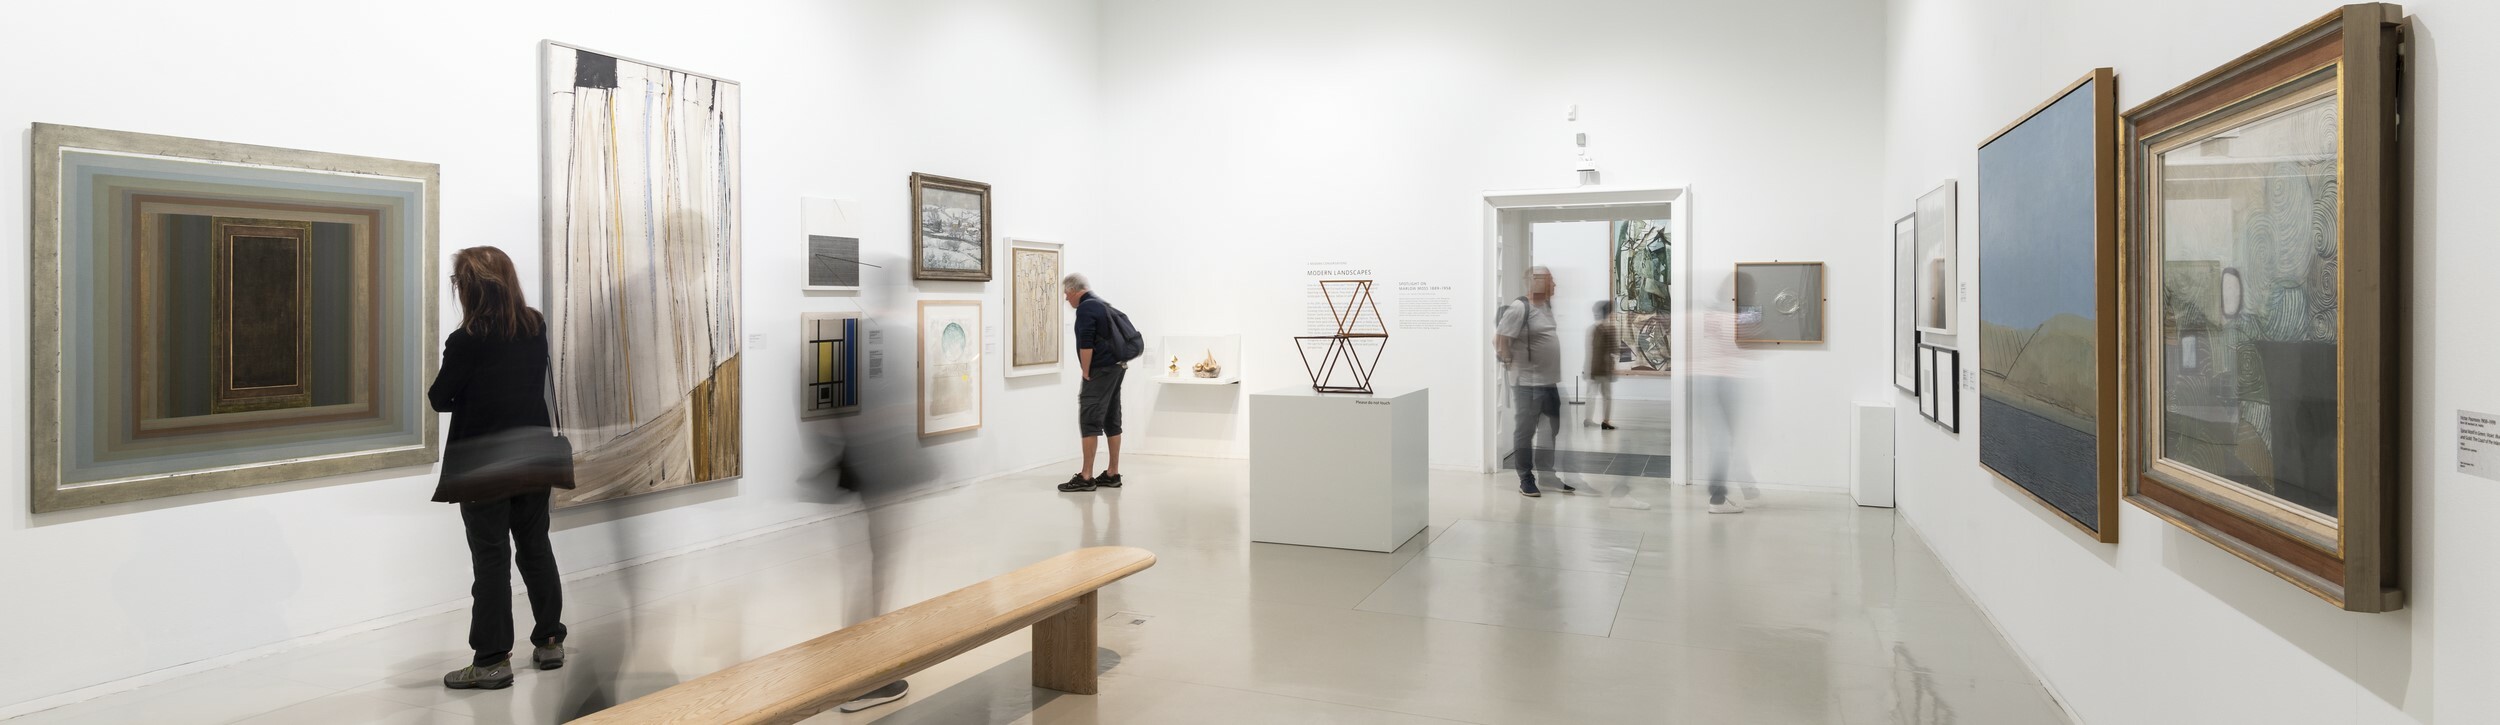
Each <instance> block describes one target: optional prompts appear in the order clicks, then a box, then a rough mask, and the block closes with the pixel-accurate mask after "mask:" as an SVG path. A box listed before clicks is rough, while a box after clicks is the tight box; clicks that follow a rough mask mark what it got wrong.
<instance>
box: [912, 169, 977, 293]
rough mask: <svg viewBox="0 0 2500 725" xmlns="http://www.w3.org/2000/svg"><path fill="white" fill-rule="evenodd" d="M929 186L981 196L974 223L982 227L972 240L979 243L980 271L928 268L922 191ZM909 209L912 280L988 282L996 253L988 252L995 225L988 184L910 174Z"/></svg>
mask: <svg viewBox="0 0 2500 725" xmlns="http://www.w3.org/2000/svg"><path fill="white" fill-rule="evenodd" d="M928 189H942V190H947V191H956V192H962V193H965V194H971V195H974V196H978V197H981V216H980V218H979V219H978V220H977V222H976V223H978V224H979V225H980V227H981V231H980V234H979V235H978V236H979V237H980V239H977V240H972V241H973V242H974V243H976V244H978V245H979V246H980V254H981V269H980V270H979V271H971V270H951V269H930V268H929V267H928V257H927V256H926V253H927V249H928V243H929V225H930V223H931V220H930V219H928V218H926V216H927V213H928V209H927V208H926V207H925V206H924V204H925V203H926V202H925V201H924V199H923V193H922V192H923V191H925V190H928ZM911 210H912V212H911V213H912V225H911V278H912V279H931V280H955V281H962V282H988V281H990V266H991V258H992V257H995V256H996V255H994V254H991V253H990V238H991V236H992V231H991V230H992V229H993V227H994V225H993V224H991V223H990V185H988V184H984V183H981V182H978V181H967V180H964V179H956V178H949V177H945V176H938V175H936V174H912V175H911Z"/></svg>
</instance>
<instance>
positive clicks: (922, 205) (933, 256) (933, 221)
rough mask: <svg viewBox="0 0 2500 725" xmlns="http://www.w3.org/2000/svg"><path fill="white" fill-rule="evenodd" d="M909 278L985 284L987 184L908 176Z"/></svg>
mask: <svg viewBox="0 0 2500 725" xmlns="http://www.w3.org/2000/svg"><path fill="white" fill-rule="evenodd" d="M911 208H912V214H913V219H915V220H916V221H915V222H914V223H913V224H912V228H911V278H912V279H941V280H959V281H967V282H988V281H990V185H988V184H984V183H981V182H978V181H965V180H963V179H950V178H947V177H944V176H938V175H935V174H912V175H911Z"/></svg>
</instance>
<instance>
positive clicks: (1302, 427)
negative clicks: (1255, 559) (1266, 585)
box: [1250, 388, 1431, 551]
mask: <svg viewBox="0 0 2500 725" xmlns="http://www.w3.org/2000/svg"><path fill="white" fill-rule="evenodd" d="M1430 415H1431V396H1430V395H1429V392H1428V391H1426V390H1424V389H1422V388H1402V389H1384V390H1381V391H1380V392H1378V393H1376V394H1373V395H1344V394H1330V395H1322V394H1319V393H1315V392H1312V391H1311V389H1309V388H1286V389H1279V390H1270V391H1266V392H1262V393H1257V394H1253V395H1251V396H1250V540H1251V541H1261V542H1267V543H1273V544H1300V545H1303V546H1325V547H1330V548H1336V549H1360V550H1363V551H1396V550H1397V549H1398V547H1399V546H1401V545H1403V544H1405V543H1406V540H1407V539H1411V538H1414V537H1415V534H1416V533H1418V532H1421V531H1423V530H1424V524H1425V523H1426V506H1427V500H1428V496H1427V492H1426V490H1425V486H1426V484H1425V453H1424V450H1425V449H1424V446H1425V441H1426V440H1427V439H1428V438H1429V437H1430V436H1429V435H1428V433H1429V431H1430V425H1431V423H1430V420H1431V417H1430Z"/></svg>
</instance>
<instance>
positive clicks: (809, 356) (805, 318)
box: [799, 312, 864, 420]
mask: <svg viewBox="0 0 2500 725" xmlns="http://www.w3.org/2000/svg"><path fill="white" fill-rule="evenodd" d="M860 342H861V340H860V331H859V313H857V312H807V313H801V314H800V315H799V380H801V381H802V382H801V384H800V387H801V390H800V391H799V419H800V420H808V419H813V418H826V417H831V416H836V415H841V414H844V413H855V412H858V411H859V380H860V376H861V375H863V374H864V371H863V370H861V369H860V365H859V351H860V348H861V347H862V346H861V344H860Z"/></svg>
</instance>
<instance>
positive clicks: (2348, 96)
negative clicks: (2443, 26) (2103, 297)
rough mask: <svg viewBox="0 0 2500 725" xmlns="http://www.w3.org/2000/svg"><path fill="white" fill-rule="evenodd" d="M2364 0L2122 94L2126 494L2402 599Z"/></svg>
mask: <svg viewBox="0 0 2500 725" xmlns="http://www.w3.org/2000/svg"><path fill="white" fill-rule="evenodd" d="M2407 30H2408V28H2407V25H2406V19H2405V17H2404V13H2403V10H2402V9H2400V8H2399V7H2397V6H2395V5H2391V4H2384V3H2371V4H2360V5H2347V6H2344V7H2343V8H2341V9H2339V10H2337V11H2335V12H2334V13H2330V14H2328V15H2327V16H2326V17H2323V18H2320V19H2318V20H2317V21H2315V22H2312V23H2310V24H2308V25H2305V26H2302V27H2301V28H2300V29H2298V30H2295V31H2293V32H2292V33H2291V34H2290V35H2286V36H2284V37H2282V38H2281V39H2278V40H2276V41H2274V42H2273V43H2269V44H2267V45H2266V46H2265V47H2262V48H2259V49H2258V50H2257V51H2256V52H2253V53H2250V54H2248V55H2244V56H2241V57H2240V58H2239V59H2237V60H2234V61H2232V62H2231V63H2229V64H2227V65H2225V66H2223V67H2221V68H2219V69H2216V70H2215V71H2213V72H2212V73H2208V74H2206V75H2204V76H2203V77H2200V78H2197V79H2195V80H2193V81H2189V82H2188V83H2187V84H2186V85H2184V86H2180V87H2179V88H2178V89H2175V90H2172V91H2170V92H2168V93H2164V94H2162V95H2160V96H2158V97H2155V98H2153V99H2152V100H2149V101H2146V102H2145V103H2144V104H2143V105H2141V106H2138V107H2136V108H2135V109H2133V110H2130V111H2128V112H2127V114H2126V143H2127V149H2126V153H2127V158H2128V160H2129V167H2128V168H2129V171H2128V188H2129V193H2128V197H2127V198H2128V203H2129V206H2130V208H2129V215H2128V218H2129V219H2130V220H2131V223H2132V227H2131V232H2132V233H2131V234H2130V236H2129V252H2130V256H2129V258H2130V260H2132V264H2130V265H2129V268H2128V270H2127V274H2128V280H2129V284H2128V290H2129V293H2130V297H2129V299H2130V300H2131V304H2130V306H2129V309H2130V310H2131V311H2132V314H2131V317H2130V319H2129V320H2127V327H2126V334H2127V339H2128V340H2129V341H2130V343H2131V344H2130V345H2129V346H2128V350H2129V353H2130V355H2131V361H2132V364H2131V365H2129V366H2128V370H2129V372H2130V378H2131V379H2130V381H2129V383H2130V385H2129V392H2130V393H2131V395H2132V398H2133V400H2134V405H2132V406H2131V409H2132V410H2133V411H2134V412H2135V417H2134V419H2133V423H2134V425H2133V426H2131V429H2132V431H2133V433H2134V438H2133V439H2132V444H2133V445H2132V447H2131V448H2130V450H2134V451H2137V452H2138V455H2135V456H2133V457H2132V460H2131V461H2130V462H2129V463H2130V470H2129V471H2128V472H2129V474H2131V475H2130V476H2129V481H2128V491H2127V500H2128V501H2130V502H2132V503H2134V504H2136V505H2137V506H2140V507H2142V508H2144V509H2145V510H2146V511H2150V512H2152V513H2153V515H2155V516H2158V517H2160V518H2162V519H2163V520H2165V521H2168V522H2170V523H2172V524H2174V525H2177V526H2179V527H2180V528H2183V529H2185V530H2187V531H2189V532H2190V533H2193V534H2195V535H2196V536H2198V537H2201V538H2204V539H2205V540H2207V541H2211V542H2213V543H2214V544H2215V545H2217V546H2220V547H2222V548H2223V549H2225V550H2228V551H2230V552H2232V553H2233V554H2236V555H2238V556H2240V557H2241V558H2244V559H2247V560H2248V561H2250V562H2252V563H2255V564H2257V565H2258V566H2260V567H2263V568H2265V569H2266V570H2267V571H2270V572H2273V573H2274V574H2276V575H2277V576H2280V577H2282V578H2283V579H2285V580H2286V581H2289V582H2291V583H2292V584H2293V585H2295V586H2298V587H2299V588H2301V589H2303V590H2306V591H2308V592H2310V593H2312V594H2315V595H2317V596H2319V597H2321V598H2324V599H2326V600H2327V601H2329V602H2333V603H2334V604H2335V605H2336V606H2338V607H2342V608H2344V609H2347V610H2351V611H2356V612H2384V611H2391V610H2395V609H2399V608H2401V607H2403V606H2404V595H2403V588H2402V586H2401V584H2402V582H2401V581H2400V580H2399V578H2398V565H2399V562H2398V560H2397V554H2398V547H2397V543H2396V531H2395V528H2396V527H2395V520H2394V519H2395V516H2396V515H2397V496H2398V493H2399V491H2400V489H2401V488H2402V486H2403V474H2402V473H2401V469H2399V467H2398V466H2397V459H2398V457H2399V453H2400V450H2399V448H2398V444H2397V440H2398V430H2397V429H2398V426H2399V424H2400V422H2401V417H2400V416H2399V415H2398V414H2397V405H2398V403H2397V402H2396V401H2401V400H2404V390H2403V387H2402V385H2401V380H2400V379H2399V377H2400V374H2401V371H2402V370H2403V369H2404V365H2403V364H2402V362H2401V361H2399V360H2397V359H2396V355H2397V353H2398V352H2399V351H2401V350H2403V349H2404V347H2403V346H2402V345H2401V344H2400V341H2401V335H2402V330H2403V329H2404V328H2403V325H2404V320H2403V319H2401V318H2400V317H2399V316H2398V314H2397V308H2398V306H2399V304H2400V302H2401V300H2402V295H2403V290H2404V289H2405V288H2404V286H2403V285H2402V284H2401V283H2400V279H2401V277H2400V276H2399V270H2398V258H2399V256H2400V251H2399V250H2400V248H2401V246H2402V229H2403V226H2402V218H2403V204H2404V195H2403V184H2404V180H2405V177H2406V172H2405V170H2404V169H2403V168H2402V167H2403V159H2402V155H2403V153H2402V144H2401V139H2400V138H2399V127H2398V124H2397V119H2398V116H2399V110H2400V108H2399V104H2400V98H2399V96H2398V89H2399V87H2400V86H2401V83H2402V81H2401V79H2400V78H2399V72H2400V67H2401V60H2402V59H2401V57H2400V53H2402V52H2403V48H2404V47H2405V37H2404V36H2405V34H2406V32H2407Z"/></svg>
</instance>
